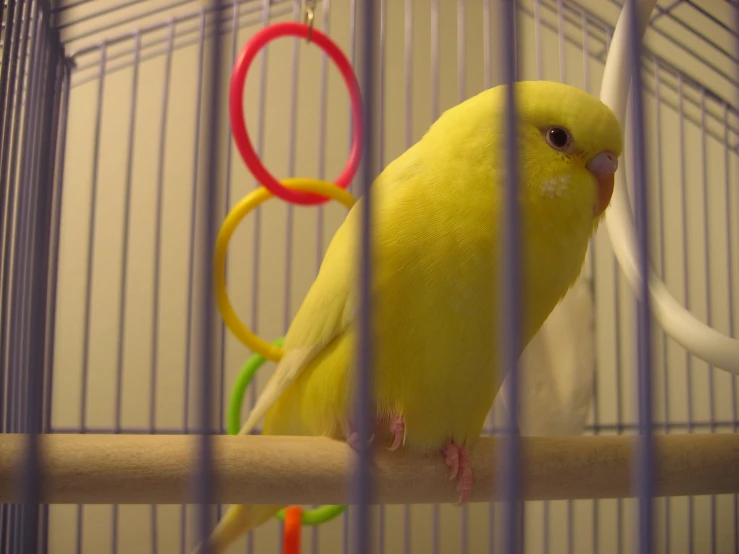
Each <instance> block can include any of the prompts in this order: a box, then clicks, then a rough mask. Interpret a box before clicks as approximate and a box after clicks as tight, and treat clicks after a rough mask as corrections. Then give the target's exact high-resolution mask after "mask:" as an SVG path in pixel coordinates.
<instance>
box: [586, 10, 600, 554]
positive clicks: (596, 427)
mask: <svg viewBox="0 0 739 554" xmlns="http://www.w3.org/2000/svg"><path fill="white" fill-rule="evenodd" d="M581 26H582V54H583V55H582V75H583V90H584V91H585V92H587V93H588V94H590V93H591V87H590V24H589V22H588V14H587V12H585V11H583V13H582V17H581ZM595 254H596V244H595V237H592V238H591V239H590V297H591V301H592V305H593V314H597V313H598V305H597V301H596V282H597V280H596V278H597V272H596V263H595V260H596V255H595ZM596 325H597V322H596V321H594V322H593V326H594V327H596ZM595 331H596V336H597V327H596V328H595ZM599 367H600V364H599V363H598V355H597V354H596V355H595V356H594V357H593V389H592V395H593V434H595V435H598V434H600V404H599V401H598V396H599V387H598V369H599ZM599 508H600V503H599V502H598V500H593V502H592V509H593V520H592V539H593V543H592V549H593V554H597V552H598V551H599V550H600V541H599V526H598V518H599V517H600V516H599Z"/></svg>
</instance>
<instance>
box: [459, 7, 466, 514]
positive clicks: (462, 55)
mask: <svg viewBox="0 0 739 554" xmlns="http://www.w3.org/2000/svg"><path fill="white" fill-rule="evenodd" d="M465 11H466V9H465V0H457V98H458V100H459V102H463V101H464V99H465V97H466V96H467V92H466V88H467V87H466V77H465V73H466V71H465V70H466V67H465V66H466V63H467V52H466V49H465V33H464V29H465V25H466V23H465ZM465 506H466V505H465Z"/></svg>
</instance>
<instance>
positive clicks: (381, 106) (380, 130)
mask: <svg viewBox="0 0 739 554" xmlns="http://www.w3.org/2000/svg"><path fill="white" fill-rule="evenodd" d="M379 4H380V6H379V9H380V25H379V35H380V37H379V38H380V40H379V42H380V44H379V49H380V52H379V58H380V59H379V60H378V62H379V63H378V65H379V67H378V79H377V80H378V83H377V88H378V92H377V165H378V167H379V168H380V171H382V168H383V167H385V159H384V153H385V68H386V65H387V61H386V49H387V46H386V35H387V29H386V21H385V20H386V18H387V0H379ZM367 124H368V125H372V124H373V122H367ZM372 177H374V175H372ZM368 184H369V182H368ZM378 516H379V517H378V520H379V521H378V529H377V533H378V537H379V540H378V544H377V547H378V548H377V551H378V554H385V506H384V505H382V504H380V506H378Z"/></svg>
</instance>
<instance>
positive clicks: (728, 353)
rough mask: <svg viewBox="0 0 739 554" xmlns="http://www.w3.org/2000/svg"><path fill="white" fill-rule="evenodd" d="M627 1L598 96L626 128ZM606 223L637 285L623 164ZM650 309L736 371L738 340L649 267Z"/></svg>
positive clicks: (672, 330) (703, 353)
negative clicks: (686, 303)
mask: <svg viewBox="0 0 739 554" xmlns="http://www.w3.org/2000/svg"><path fill="white" fill-rule="evenodd" d="M656 3H657V2H656V0H641V1H638V2H635V4H636V5H637V9H638V10H639V18H638V20H639V25H640V27H639V33H640V35H641V36H642V37H643V36H644V33H645V31H646V28H647V25H648V24H649V15H650V14H651V13H652V10H653V9H654V6H655V4H656ZM630 5H632V4H631V3H629V2H626V4H625V6H624V9H623V10H622V11H621V15H620V16H619V19H618V23H617V24H616V29H615V31H614V34H613V41H612V42H611V48H610V51H609V53H608V58H607V60H606V65H605V70H604V74H603V83H602V85H601V93H600V99H601V100H602V101H603V103H604V104H606V105H607V106H608V107H610V108H611V110H612V111H613V113H614V114H615V115H616V117H617V118H618V120H619V122H620V123H621V127H622V128H623V129H625V128H626V101H627V98H628V94H629V88H630V86H631V72H630V69H631V68H630V67H629V63H628V50H627V49H628V40H629V37H628V29H627V27H626V26H627V21H628V19H627V18H626V16H627V15H628V14H627V12H626V10H627V9H629V8H628V6H630ZM606 228H607V229H608V235H609V237H610V239H611V245H612V246H613V251H614V253H615V254H616V259H617V260H618V263H619V265H620V266H621V269H622V271H623V272H624V274H625V275H626V278H627V279H628V281H629V283H630V284H631V287H632V288H633V289H634V291H638V290H639V283H640V281H641V278H642V276H641V274H640V272H639V268H638V267H637V262H636V236H635V230H634V222H633V219H632V214H631V207H630V205H629V198H628V192H627V188H626V177H625V175H624V169H623V168H619V170H618V172H617V173H616V187H615V190H614V192H613V199H612V201H611V207H610V208H609V209H608V211H607V214H606ZM649 292H650V295H651V300H652V308H651V309H652V313H653V314H654V316H655V318H656V319H657V321H658V322H659V324H660V325H661V326H662V328H663V329H664V330H665V332H666V333H667V334H668V335H669V336H670V337H672V338H673V339H674V340H675V341H676V342H678V343H679V344H681V345H682V346H683V347H685V348H686V349H687V350H689V351H690V352H691V353H693V354H694V355H695V356H697V357H699V358H701V359H703V360H704V361H706V362H708V363H710V364H711V365H713V366H715V367H717V368H720V369H723V370H725V371H728V372H730V373H734V374H736V375H739V340H737V339H732V338H730V337H727V336H725V335H722V334H721V333H719V332H717V331H716V330H714V329H711V328H710V327H708V326H707V325H705V324H703V323H701V322H700V321H698V320H697V319H696V318H695V317H694V316H693V315H692V314H691V313H690V312H689V311H687V310H686V309H685V308H683V307H682V306H681V305H680V304H679V303H678V302H677V301H676V300H675V299H674V298H673V297H672V295H670V293H669V292H668V291H667V289H666V288H665V285H664V283H663V282H662V281H661V280H660V279H659V277H657V275H656V274H655V273H654V271H653V270H652V269H650V271H649Z"/></svg>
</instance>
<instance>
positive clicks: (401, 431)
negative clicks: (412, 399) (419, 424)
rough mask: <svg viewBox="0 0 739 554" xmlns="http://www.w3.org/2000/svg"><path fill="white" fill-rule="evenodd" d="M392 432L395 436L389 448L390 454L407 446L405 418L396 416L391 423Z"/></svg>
mask: <svg viewBox="0 0 739 554" xmlns="http://www.w3.org/2000/svg"><path fill="white" fill-rule="evenodd" d="M390 431H391V432H392V434H393V444H392V445H391V446H390V448H388V450H389V451H390V452H394V451H395V450H397V449H398V448H400V446H401V445H404V444H405V422H404V421H403V416H400V415H398V416H395V417H394V418H393V419H392V421H391V422H390Z"/></svg>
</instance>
